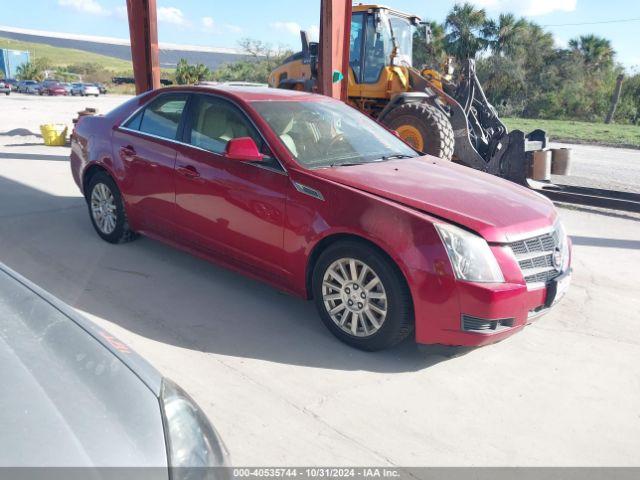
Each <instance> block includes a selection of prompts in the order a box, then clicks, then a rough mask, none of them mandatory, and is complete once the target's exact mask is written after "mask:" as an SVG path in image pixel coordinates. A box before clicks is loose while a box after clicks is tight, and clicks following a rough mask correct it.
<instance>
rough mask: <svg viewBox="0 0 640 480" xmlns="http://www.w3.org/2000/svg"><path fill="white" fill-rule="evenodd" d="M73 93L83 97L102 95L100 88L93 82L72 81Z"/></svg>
mask: <svg viewBox="0 0 640 480" xmlns="http://www.w3.org/2000/svg"><path fill="white" fill-rule="evenodd" d="M71 95H74V96H75V95H80V96H81V97H87V96H90V95H93V96H95V97H98V96H100V90H98V87H96V86H95V85H94V84H92V83H72V84H71Z"/></svg>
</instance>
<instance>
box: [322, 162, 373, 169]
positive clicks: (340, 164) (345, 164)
mask: <svg viewBox="0 0 640 480" xmlns="http://www.w3.org/2000/svg"><path fill="white" fill-rule="evenodd" d="M367 163H368V162H345V163H340V162H336V163H332V164H331V165H329V166H330V167H331V168H335V167H357V166H358V165H365V164H367Z"/></svg>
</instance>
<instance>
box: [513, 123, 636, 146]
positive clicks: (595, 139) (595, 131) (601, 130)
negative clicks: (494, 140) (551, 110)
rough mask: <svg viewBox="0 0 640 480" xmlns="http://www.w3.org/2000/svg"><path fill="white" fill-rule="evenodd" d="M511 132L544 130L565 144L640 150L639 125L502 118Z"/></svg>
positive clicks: (552, 138) (555, 139)
mask: <svg viewBox="0 0 640 480" xmlns="http://www.w3.org/2000/svg"><path fill="white" fill-rule="evenodd" d="M502 120H503V121H504V123H505V124H506V125H507V127H509V129H511V130H516V129H517V130H522V131H524V132H527V133H528V132H531V131H533V130H535V129H538V128H540V129H542V130H545V131H546V132H547V133H548V134H549V136H550V137H551V140H554V141H559V142H567V143H592V144H597V145H609V146H614V147H631V148H640V125H615V124H614V125H605V124H604V123H588V122H576V121H572V120H536V119H529V118H504V119H502Z"/></svg>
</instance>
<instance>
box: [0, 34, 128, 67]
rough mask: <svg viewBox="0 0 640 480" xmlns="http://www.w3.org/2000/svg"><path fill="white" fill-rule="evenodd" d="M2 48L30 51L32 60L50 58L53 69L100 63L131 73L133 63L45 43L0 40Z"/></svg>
mask: <svg viewBox="0 0 640 480" xmlns="http://www.w3.org/2000/svg"><path fill="white" fill-rule="evenodd" d="M0 48H10V49H13V50H28V51H29V52H31V57H32V58H48V59H49V61H50V62H51V66H52V67H62V66H67V65H73V64H78V63H87V62H88V63H98V64H100V65H102V66H103V67H104V68H105V69H107V70H110V71H112V72H125V71H131V70H132V66H131V62H128V61H126V60H121V59H119V58H114V57H108V56H106V55H99V54H97V53H90V52H84V51H82V50H75V49H72V48H61V47H53V46H51V45H46V44H43V43H31V42H24V41H20V40H10V39H8V38H0Z"/></svg>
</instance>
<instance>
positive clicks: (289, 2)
mask: <svg viewBox="0 0 640 480" xmlns="http://www.w3.org/2000/svg"><path fill="white" fill-rule="evenodd" d="M157 2H158V21H159V27H158V35H159V40H160V42H166V43H174V44H184V45H202V46H208V47H237V46H238V41H239V40H240V39H242V38H252V39H257V40H263V41H265V42H268V43H271V44H272V45H274V46H278V45H282V46H286V47H290V48H292V49H295V50H297V49H299V44H300V37H299V31H300V29H301V28H303V29H306V30H309V31H310V32H311V34H312V36H313V35H316V36H317V32H318V21H319V18H318V17H319V8H320V0H237V1H228V0H226V1H221V0H157ZM28 3H29V9H28V10H25V9H23V8H3V9H2V16H1V17H0V25H3V26H11V27H19V28H28V29H35V30H47V31H54V32H65V33H74V34H84V35H99V36H108V37H117V38H128V35H129V33H128V24H127V20H126V7H125V1H124V0H29V2H28ZM384 3H385V4H387V5H389V6H392V7H394V8H396V9H399V10H404V11H407V12H411V13H415V14H418V15H420V16H422V17H423V18H428V19H433V20H437V21H443V20H444V18H445V17H446V15H447V12H448V11H449V10H450V9H451V7H452V6H453V5H454V4H455V3H456V1H455V0H384ZM471 3H474V4H476V5H478V6H480V7H483V8H485V9H486V10H487V13H488V14H489V15H490V16H492V17H493V16H497V15H498V14H499V13H501V12H513V13H515V14H517V15H519V16H525V17H527V18H528V19H530V20H533V21H535V22H537V23H538V24H540V25H543V26H545V28H546V29H547V30H549V31H551V32H552V33H553V34H554V35H555V38H556V43H557V44H558V45H559V46H566V45H567V43H568V41H569V40H570V39H571V38H575V37H577V36H579V35H584V34H588V33H595V34H597V35H600V36H603V37H606V38H608V39H610V40H611V42H612V44H613V47H614V49H615V50H616V52H617V53H618V57H617V58H618V60H619V61H620V62H622V63H623V64H624V65H625V66H626V67H627V68H629V69H632V70H634V71H640V42H638V39H639V38H640V0H606V1H603V0H471ZM14 5H15V2H14ZM620 20H633V21H626V22H620ZM593 22H611V23H597V24H591V23H593ZM569 24H581V25H569Z"/></svg>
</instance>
